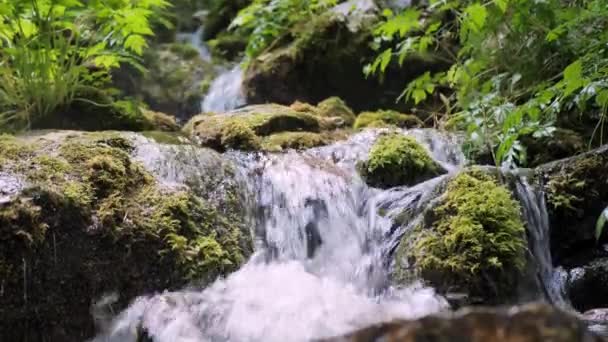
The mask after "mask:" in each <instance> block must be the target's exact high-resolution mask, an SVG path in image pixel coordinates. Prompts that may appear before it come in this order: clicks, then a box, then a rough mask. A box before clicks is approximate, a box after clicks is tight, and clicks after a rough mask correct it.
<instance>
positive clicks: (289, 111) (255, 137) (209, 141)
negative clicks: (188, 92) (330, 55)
mask: <svg viewBox="0 0 608 342" xmlns="http://www.w3.org/2000/svg"><path fill="white" fill-rule="evenodd" d="M335 118H336V117H322V116H319V114H318V109H317V108H316V107H314V106H311V105H303V104H295V105H293V106H291V107H287V106H281V105H276V104H267V105H252V106H247V107H244V108H241V109H238V110H235V111H232V112H228V113H222V114H213V113H209V114H200V115H197V116H195V117H194V118H192V119H191V120H190V121H189V122H188V123H187V124H186V126H185V127H184V132H185V133H186V134H187V135H188V136H191V137H193V138H194V139H195V140H196V141H197V142H199V143H200V144H201V145H202V146H206V147H210V148H213V149H216V150H218V151H225V150H227V149H238V150H248V151H251V150H259V149H261V148H263V149H266V150H277V149H279V150H280V149H283V148H297V149H299V148H306V147H314V146H320V145H323V144H325V143H327V142H329V141H331V139H332V138H333V136H331V135H323V136H322V135H319V134H315V133H320V132H325V131H327V130H333V129H335V128H337V127H338V126H339V125H338V123H336V122H335V120H334V119H335ZM335 136H338V135H335Z"/></svg>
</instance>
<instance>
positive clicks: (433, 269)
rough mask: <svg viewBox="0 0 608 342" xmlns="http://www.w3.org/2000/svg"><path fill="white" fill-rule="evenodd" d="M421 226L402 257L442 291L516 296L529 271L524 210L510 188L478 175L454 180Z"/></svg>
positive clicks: (405, 245) (491, 297)
mask: <svg viewBox="0 0 608 342" xmlns="http://www.w3.org/2000/svg"><path fill="white" fill-rule="evenodd" d="M428 216H429V217H427V222H426V224H425V225H424V227H423V226H420V227H418V228H417V230H416V232H415V233H414V236H409V237H408V239H409V241H412V239H413V240H414V241H415V242H414V244H413V246H412V245H408V242H407V241H403V240H402V243H401V246H400V251H399V252H398V255H401V258H399V259H398V261H399V260H403V256H404V255H405V256H406V258H408V259H410V260H412V264H413V265H414V267H415V270H416V271H417V272H418V273H419V274H420V275H422V277H423V278H425V279H427V280H429V281H431V282H432V283H433V285H434V286H437V287H439V288H440V289H441V290H442V291H446V290H448V289H451V290H454V289H459V290H466V291H467V292H468V293H469V294H471V295H472V296H480V297H482V298H484V299H486V300H487V301H490V302H500V301H502V300H503V299H504V298H505V297H509V296H511V295H514V289H515V287H516V280H517V276H518V274H519V273H520V272H521V271H522V270H523V268H524V266H525V251H526V241H525V228H524V223H523V221H522V219H521V208H520V206H519V204H518V202H516V201H515V200H514V199H512V198H511V194H510V192H509V190H508V189H506V188H505V187H503V186H501V185H499V184H498V183H497V182H496V180H495V178H493V177H492V176H489V175H486V174H483V173H482V172H479V171H474V172H465V173H462V174H460V175H458V176H457V177H456V178H454V179H453V180H452V181H450V183H449V184H448V187H447V192H446V194H445V196H444V198H443V200H442V201H441V203H440V204H439V206H438V207H436V208H435V209H434V210H433V211H432V213H431V214H430V215H428Z"/></svg>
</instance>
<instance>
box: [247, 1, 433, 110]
mask: <svg viewBox="0 0 608 342" xmlns="http://www.w3.org/2000/svg"><path fill="white" fill-rule="evenodd" d="M359 3H362V4H367V3H370V1H358V2H357V4H353V2H345V3H343V4H342V5H340V6H339V8H336V9H332V10H329V11H327V12H325V13H322V14H320V15H317V16H315V17H314V18H313V19H312V20H309V21H306V22H303V23H300V24H298V25H295V27H293V28H292V30H291V32H290V33H289V34H288V35H285V37H283V38H282V39H280V40H279V41H276V42H274V43H273V44H272V46H271V47H270V48H269V49H268V50H267V51H266V52H264V53H262V54H261V55H260V56H258V57H256V58H254V59H253V60H251V61H250V63H249V65H248V67H247V70H246V73H245V79H244V83H243V84H244V89H245V93H246V97H247V101H248V103H268V102H274V103H280V104H290V103H293V102H294V101H296V100H300V101H305V102H309V103H318V102H319V101H322V100H323V99H324V98H325V97H326V96H327V94H333V95H336V96H339V97H340V98H342V99H343V100H344V101H345V102H346V103H348V104H349V105H350V106H351V107H352V108H353V109H355V110H356V111H363V110H375V109H377V108H388V109H400V110H406V109H407V105H406V104H405V103H403V102H400V103H396V102H395V99H396V98H397V97H398V96H399V94H400V93H401V92H402V91H403V87H404V85H405V84H407V83H408V80H413V79H415V78H416V77H418V76H419V75H421V74H422V73H423V72H425V71H434V70H439V69H442V68H445V66H444V65H442V64H441V63H439V62H437V61H435V60H434V59H432V58H428V59H421V58H411V59H409V60H407V61H406V62H405V63H404V64H403V65H405V66H407V67H404V68H401V67H399V66H397V65H395V66H393V65H391V66H389V70H388V71H387V72H386V74H385V77H384V79H383V80H382V82H380V81H379V80H378V79H375V78H373V77H370V78H366V77H365V75H364V73H363V68H364V66H365V64H367V63H368V62H369V61H371V60H373V58H374V57H375V55H376V54H377V52H376V51H374V50H372V49H371V47H370V45H371V44H370V43H371V41H372V31H373V28H374V24H375V22H376V21H377V12H378V10H377V7H376V6H374V5H373V4H372V5H370V6H367V5H365V6H362V8H357V6H360V5H359ZM353 7H356V8H357V9H356V10H354V11H352V8H353Z"/></svg>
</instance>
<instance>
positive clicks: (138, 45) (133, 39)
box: [125, 34, 148, 56]
mask: <svg viewBox="0 0 608 342" xmlns="http://www.w3.org/2000/svg"><path fill="white" fill-rule="evenodd" d="M146 46H148V43H147V42H146V39H145V38H144V37H143V36H141V35H138V34H132V35H130V36H129V37H128V38H127V39H126V40H125V48H126V49H128V50H131V51H133V52H135V53H136V54H138V55H140V56H141V55H142V54H143V52H144V48H145V47H146Z"/></svg>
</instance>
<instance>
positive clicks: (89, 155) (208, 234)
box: [0, 132, 252, 342]
mask: <svg viewBox="0 0 608 342" xmlns="http://www.w3.org/2000/svg"><path fill="white" fill-rule="evenodd" d="M137 148H138V147H137V146H136V145H134V140H132V139H131V138H130V136H129V135H123V134H118V133H89V134H84V133H75V132H58V133H51V134H47V135H42V136H38V135H35V136H28V137H19V138H14V137H10V136H2V137H0V158H2V159H3V162H2V164H1V165H0V168H1V169H0V172H1V173H2V174H11V175H14V176H15V177H19V178H20V179H22V183H21V184H22V186H21V188H20V189H19V191H16V192H13V193H12V194H11V195H10V196H9V197H8V198H7V199H6V200H4V201H3V202H2V203H1V204H0V285H1V287H2V289H3V290H2V291H1V292H0V340H3V341H4V340H6V341H25V340H42V339H48V340H53V341H66V342H70V341H83V340H86V339H87V338H90V337H91V336H92V335H93V333H94V329H95V327H94V322H93V318H92V316H91V314H90V308H91V305H92V304H93V303H94V302H95V301H97V300H99V299H100V298H101V297H102V296H103V295H105V294H107V293H112V292H116V293H119V294H120V300H119V302H118V303H117V307H116V309H120V308H121V307H125V306H126V305H127V304H128V303H129V301H130V300H131V299H133V298H134V297H135V296H137V295H141V294H145V293H154V292H157V291H162V290H165V289H177V288H180V287H182V286H184V285H186V284H187V283H189V282H191V281H201V280H202V281H205V282H208V281H211V280H213V279H214V278H215V277H217V276H219V275H224V274H227V273H228V272H231V271H232V270H235V269H236V268H237V267H239V265H240V264H241V263H242V262H243V261H244V260H245V258H246V257H247V255H248V254H249V253H251V248H252V247H251V240H250V236H249V234H248V233H247V231H248V230H247V228H246V225H245V224H244V221H243V220H244V219H243V217H242V216H241V215H240V212H237V211H236V209H230V208H223V207H219V206H218V205H216V203H214V202H213V201H209V200H208V199H207V198H204V197H203V196H201V195H200V194H201V192H200V191H194V190H193V188H190V187H188V186H186V185H181V186H168V185H165V184H164V183H162V182H161V181H160V180H159V179H157V178H156V176H155V175H154V174H152V173H150V171H148V169H146V168H145V167H144V166H143V165H142V164H140V163H139V162H138V161H137V160H136V158H135V157H134V153H135V151H136V149H137ZM209 153H214V152H211V151H210V152H209ZM199 167H200V166H199ZM207 191H209V192H214V191H216V189H215V188H212V189H207ZM225 196H227V197H230V196H228V195H225ZM238 206H239V205H238V204H236V205H235V207H238Z"/></svg>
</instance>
